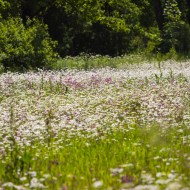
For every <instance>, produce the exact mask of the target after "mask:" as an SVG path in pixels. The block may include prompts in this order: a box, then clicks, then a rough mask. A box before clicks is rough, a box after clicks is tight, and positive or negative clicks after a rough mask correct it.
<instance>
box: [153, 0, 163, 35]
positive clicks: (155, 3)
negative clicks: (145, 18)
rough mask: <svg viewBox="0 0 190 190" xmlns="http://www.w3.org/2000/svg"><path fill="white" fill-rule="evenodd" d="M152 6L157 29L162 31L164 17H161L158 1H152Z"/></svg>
mask: <svg viewBox="0 0 190 190" xmlns="http://www.w3.org/2000/svg"><path fill="white" fill-rule="evenodd" d="M152 3H153V6H154V12H155V16H156V21H157V24H158V28H159V29H160V30H161V31H162V30H163V25H164V16H163V7H162V3H161V1H160V0H153V1H152Z"/></svg>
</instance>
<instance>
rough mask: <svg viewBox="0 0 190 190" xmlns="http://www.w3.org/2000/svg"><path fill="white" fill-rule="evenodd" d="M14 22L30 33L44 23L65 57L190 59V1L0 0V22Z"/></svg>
mask: <svg viewBox="0 0 190 190" xmlns="http://www.w3.org/2000/svg"><path fill="white" fill-rule="evenodd" d="M10 18H15V19H16V18H17V19H21V20H22V24H23V26H24V27H25V29H26V30H28V27H34V25H35V24H36V23H41V26H42V25H43V26H44V28H46V29H45V30H46V31H47V32H48V34H47V35H49V37H50V38H51V39H52V40H53V41H57V42H58V43H57V46H56V49H55V51H57V52H58V53H59V55H60V56H62V57H64V56H66V55H78V54H80V53H82V52H84V53H94V54H104V55H105V54H106V55H111V56H116V55H121V54H127V53H130V52H134V51H146V52H158V51H161V52H162V53H167V52H168V51H170V49H175V50H176V51H177V52H179V53H182V54H187V55H188V54H189V53H190V45H189V44H190V37H189V36H190V26H189V23H190V0H154V1H152V0H141V1H139V0H121V1H118V0H101V1H99V0H0V19H1V20H0V22H1V23H2V25H3V23H5V22H7V21H8V19H10ZM13 20H14V19H13ZM36 21H37V22H36ZM12 23H13V22H12ZM18 23H20V21H19V22H18ZM18 23H17V24H16V26H17V27H18ZM28 23H30V24H28ZM4 25H5V26H6V24H4ZM16 26H15V27H16ZM18 30H19V29H18ZM7 31H8V30H7ZM7 36H9V35H8V34H7ZM44 37H45V36H44ZM16 41H18V40H16ZM18 44H19V43H18ZM20 44H21V43H20ZM32 46H33V45H32ZM0 48H1V50H0V52H4V50H3V49H2V47H0ZM4 54H5V53H1V57H0V60H1V59H3V58H2V57H4Z"/></svg>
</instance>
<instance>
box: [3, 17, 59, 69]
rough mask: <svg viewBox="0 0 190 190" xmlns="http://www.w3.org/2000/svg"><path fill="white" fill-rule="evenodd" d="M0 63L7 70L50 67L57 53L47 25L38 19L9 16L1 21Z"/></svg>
mask: <svg viewBox="0 0 190 190" xmlns="http://www.w3.org/2000/svg"><path fill="white" fill-rule="evenodd" d="M0 28H1V32H0V63H1V64H2V65H3V66H4V68H5V69H6V70H27V69H35V68H44V67H45V68H50V67H51V65H52V64H53V63H54V62H55V60H56V57H57V54H56V53H55V52H54V51H53V49H54V48H55V46H56V42H54V41H52V40H51V38H50V37H49V34H48V32H47V26H46V25H44V24H43V23H41V22H39V21H38V20H33V21H31V20H28V21H27V22H26V25H24V24H23V22H22V19H21V18H8V19H6V20H1V21H0Z"/></svg>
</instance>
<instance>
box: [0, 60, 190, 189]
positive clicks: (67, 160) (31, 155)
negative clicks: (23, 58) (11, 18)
mask: <svg viewBox="0 0 190 190" xmlns="http://www.w3.org/2000/svg"><path fill="white" fill-rule="evenodd" d="M189 70H190V64H189V63H188V62H186V63H180V64H179V63H174V62H170V63H168V62H167V63H165V64H163V65H155V66H154V65H152V64H151V65H147V64H145V65H142V66H141V67H138V66H132V67H128V68H127V69H124V68H123V69H109V68H106V69H98V70H95V69H94V70H90V71H84V70H80V71H77V70H67V71H39V72H37V73H34V72H29V73H25V74H18V73H5V74H3V75H1V76H0V81H1V83H0V84H1V86H0V91H1V93H0V110H1V115H0V126H1V127H0V157H1V159H0V189H8V190H9V189H20V190H21V189H58V190H59V189H60V190H70V189H71V190H72V189H73V190H81V189H92V190H93V189H102V190H104V189H106V190H127V189H134V190H139V189H141V190H144V189H148V190H149V189H151V190H157V189H167V190H170V189H171V190H174V189H177V190H178V189H183V190H188V189H190V183H189V179H190V127H189V126H190V109H189V108H190V102H189V99H190V91H189V89H190V77H189V73H190V72H189Z"/></svg>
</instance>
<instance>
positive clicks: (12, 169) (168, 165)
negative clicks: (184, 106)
mask: <svg viewBox="0 0 190 190" xmlns="http://www.w3.org/2000/svg"><path fill="white" fill-rule="evenodd" d="M179 129H183V132H182V133H180V132H179ZM189 135H190V131H189V129H188V128H187V127H186V126H181V127H176V128H175V129H165V130H164V129H161V128H160V127H156V126H149V127H147V128H141V127H139V126H138V125H136V124H134V125H133V126H130V127H129V126H128V127H127V126H126V127H124V128H123V129H122V130H121V129H120V130H115V131H111V130H110V131H109V132H107V133H106V134H104V131H103V130H102V131H100V132H99V135H98V136H95V137H94V138H92V137H89V138H88V136H87V134H84V136H83V137H80V136H74V137H68V136H67V133H65V132H63V133H60V135H59V137H58V138H56V139H54V138H51V139H47V144H46V146H44V144H43V146H41V144H40V142H33V145H32V146H30V147H26V148H25V149H23V150H19V149H17V146H16V144H13V149H12V151H10V152H9V157H8V158H7V159H6V160H3V159H2V160H1V161H0V168H1V172H0V179H1V183H4V182H8V181H11V182H12V183H14V184H22V185H25V186H27V185H26V184H27V183H28V184H29V185H30V186H31V184H32V182H31V181H32V178H33V179H34V178H35V179H37V180H38V181H36V182H35V183H34V187H35V185H36V187H35V188H34V189H41V188H37V187H38V186H39V187H40V184H43V185H44V186H46V187H47V189H61V188H62V189H64V188H65V189H67V188H68V189H74V190H75V189H76V190H77V189H96V188H95V186H96V183H95V182H97V181H98V182H97V184H98V183H99V181H100V182H102V184H101V183H100V187H99V188H98V189H109V188H110V189H120V188H122V187H123V188H124V187H127V186H131V187H134V186H137V185H139V184H156V183H158V179H160V177H158V176H157V175H159V174H161V175H162V179H164V180H165V182H162V183H163V184H161V186H160V187H161V188H162V187H163V189H165V187H166V186H167V185H168V184H169V183H170V182H172V181H175V180H176V181H179V183H181V184H182V185H183V186H189V185H190V184H189V180H188V179H189V178H190V172H189V171H190V162H189V159H190V155H189V153H190V146H189V140H190V139H189V140H188V141H186V142H185V143H184V141H183V138H184V136H186V137H188V136H189ZM58 147H59V148H58ZM32 171H35V173H34V174H33V176H32ZM45 174H48V175H47V176H46V175H45ZM170 175H171V176H172V175H173V176H174V179H173V178H172V177H171V178H170V177H168V176H170ZM148 176H149V177H148ZM146 177H147V179H146ZM22 179H24V181H22ZM165 183H166V184H165ZM31 187H32V186H31ZM5 189H14V188H8V187H6V188H5Z"/></svg>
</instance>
